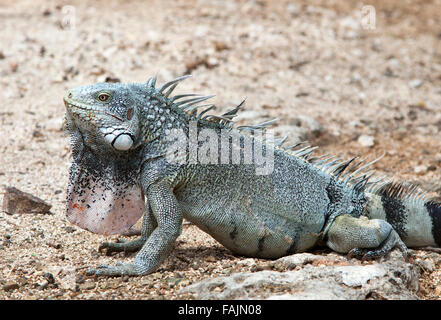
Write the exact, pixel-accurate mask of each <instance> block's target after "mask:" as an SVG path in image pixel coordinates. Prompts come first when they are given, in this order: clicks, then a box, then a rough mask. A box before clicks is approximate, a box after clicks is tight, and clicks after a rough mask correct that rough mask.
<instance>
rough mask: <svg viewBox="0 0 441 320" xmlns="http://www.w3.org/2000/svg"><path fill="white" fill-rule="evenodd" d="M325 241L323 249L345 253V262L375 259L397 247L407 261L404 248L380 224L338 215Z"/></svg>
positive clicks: (389, 228) (387, 227) (391, 231)
mask: <svg viewBox="0 0 441 320" xmlns="http://www.w3.org/2000/svg"><path fill="white" fill-rule="evenodd" d="M327 237H328V239H327V245H328V246H329V247H330V248H331V249H333V250H334V251H337V252H341V253H348V258H349V259H350V258H352V257H356V258H361V259H362V261H364V260H368V259H376V258H379V257H382V256H384V255H386V254H387V253H389V252H390V251H391V250H392V249H393V248H395V247H398V248H399V249H400V250H401V252H402V253H403V256H404V258H405V259H406V260H407V247H406V245H405V244H404V242H403V241H402V240H401V239H400V236H399V235H398V233H397V232H396V231H395V230H394V229H393V228H392V226H391V225H390V224H389V223H388V222H386V221H384V220H379V219H372V220H369V219H367V218H366V217H360V218H355V217H351V216H349V215H341V216H339V217H337V218H336V219H335V221H334V222H333V224H332V225H331V227H330V228H329V232H328V234H327Z"/></svg>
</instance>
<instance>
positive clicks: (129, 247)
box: [98, 237, 146, 256]
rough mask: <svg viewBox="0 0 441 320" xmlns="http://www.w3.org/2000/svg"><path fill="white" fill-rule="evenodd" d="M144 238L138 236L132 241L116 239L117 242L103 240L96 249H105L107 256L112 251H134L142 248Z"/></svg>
mask: <svg viewBox="0 0 441 320" xmlns="http://www.w3.org/2000/svg"><path fill="white" fill-rule="evenodd" d="M145 241H146V240H145V239H144V238H142V237H139V238H138V239H136V240H133V241H127V240H124V239H118V240H117V242H103V243H101V244H100V246H99V247H98V251H100V252H101V251H103V250H105V251H106V255H107V256H109V255H110V254H111V253H112V252H121V251H124V252H134V251H138V250H139V249H141V248H142V246H143V245H144V243H145Z"/></svg>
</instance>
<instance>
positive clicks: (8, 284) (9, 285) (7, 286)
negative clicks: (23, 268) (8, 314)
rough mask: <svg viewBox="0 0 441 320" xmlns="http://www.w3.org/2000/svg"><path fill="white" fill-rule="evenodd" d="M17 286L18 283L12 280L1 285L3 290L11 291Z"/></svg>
mask: <svg viewBox="0 0 441 320" xmlns="http://www.w3.org/2000/svg"><path fill="white" fill-rule="evenodd" d="M19 287H20V286H19V285H18V283H15V282H13V281H9V282H6V283H5V284H4V285H3V290H4V291H13V290H16V289H18V288H19Z"/></svg>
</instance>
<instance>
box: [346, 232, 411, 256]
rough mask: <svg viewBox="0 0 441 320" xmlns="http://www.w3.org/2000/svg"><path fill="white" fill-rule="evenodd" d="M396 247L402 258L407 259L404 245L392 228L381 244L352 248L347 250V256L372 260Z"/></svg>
mask: <svg viewBox="0 0 441 320" xmlns="http://www.w3.org/2000/svg"><path fill="white" fill-rule="evenodd" d="M395 247H398V249H399V250H400V251H401V253H402V254H403V257H404V259H405V260H406V261H407V260H408V251H407V247H406V245H405V244H404V243H403V242H402V241H401V239H400V238H399V236H398V234H397V233H396V232H395V231H394V230H392V231H391V233H390V234H389V236H388V237H387V238H386V240H385V241H384V242H383V244H382V245H381V246H380V247H379V248H377V249H374V250H372V249H364V248H354V249H352V250H351V251H349V252H348V255H347V258H348V259H351V258H353V257H354V258H361V261H366V260H372V259H377V258H380V257H382V256H384V255H386V254H387V253H389V252H390V251H391V250H392V249H393V248H395Z"/></svg>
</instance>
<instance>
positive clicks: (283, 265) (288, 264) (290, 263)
mask: <svg viewBox="0 0 441 320" xmlns="http://www.w3.org/2000/svg"><path fill="white" fill-rule="evenodd" d="M338 260H343V258H342V259H337V258H334V257H330V256H319V255H316V254H312V253H307V252H305V253H298V254H293V255H290V256H286V257H283V258H280V259H277V260H275V261H272V262H271V263H270V265H271V266H273V267H274V268H276V269H278V270H284V269H285V270H292V269H295V268H296V267H300V266H303V265H306V264H314V265H317V264H320V263H323V264H332V263H333V262H336V261H338Z"/></svg>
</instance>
